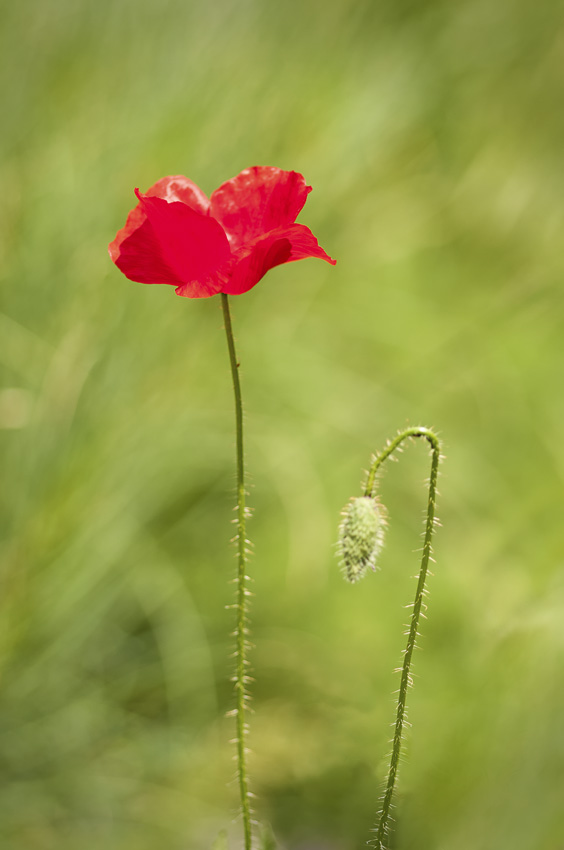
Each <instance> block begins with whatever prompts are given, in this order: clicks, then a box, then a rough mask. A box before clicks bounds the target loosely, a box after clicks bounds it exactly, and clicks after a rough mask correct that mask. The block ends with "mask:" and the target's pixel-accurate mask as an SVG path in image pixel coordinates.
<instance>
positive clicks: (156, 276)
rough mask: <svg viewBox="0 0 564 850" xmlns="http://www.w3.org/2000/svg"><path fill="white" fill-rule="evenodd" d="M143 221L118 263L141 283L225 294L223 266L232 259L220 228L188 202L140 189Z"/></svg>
mask: <svg viewBox="0 0 564 850" xmlns="http://www.w3.org/2000/svg"><path fill="white" fill-rule="evenodd" d="M136 194H137V197H138V198H139V201H140V206H141V211H142V213H143V214H144V216H145V221H144V222H143V223H142V224H141V226H139V227H137V228H136V229H135V230H134V231H133V232H132V233H131V235H129V236H128V237H127V238H126V239H124V240H123V241H122V242H121V245H120V246H119V253H118V256H117V258H116V259H115V260H114V262H115V263H116V265H117V266H118V267H119V268H120V269H121V271H122V272H123V273H124V274H125V275H126V277H128V278H130V280H136V281H138V282H140V283H167V284H170V285H172V286H176V287H178V288H179V289H180V290H181V292H179V294H182V295H188V296H189V297H191V298H202V297H206V296H208V295H214V294H215V293H216V292H220V291H221V286H222V281H223V278H222V277H220V276H218V275H217V272H218V270H219V268H220V267H221V266H222V265H225V264H226V263H227V262H228V261H229V260H230V258H231V251H230V248H229V243H228V241H227V237H226V235H225V233H224V232H223V230H222V228H221V226H220V225H219V224H218V223H217V222H216V221H214V219H213V218H210V217H209V216H207V215H202V214H201V213H198V212H196V211H195V210H193V209H191V208H190V207H189V206H187V205H186V204H185V203H182V202H178V201H173V202H171V203H168V202H167V201H165V200H163V199H162V198H158V197H149V196H147V195H142V194H141V193H140V192H139V190H137V189H136Z"/></svg>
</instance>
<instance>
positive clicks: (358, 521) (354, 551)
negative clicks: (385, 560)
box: [338, 496, 386, 583]
mask: <svg viewBox="0 0 564 850" xmlns="http://www.w3.org/2000/svg"><path fill="white" fill-rule="evenodd" d="M385 525H386V520H385V518H384V510H383V508H382V505H380V504H379V502H377V501H376V499H373V498H371V497H370V496H358V497H356V498H353V499H351V500H350V502H349V503H348V505H346V506H345V508H344V510H343V519H342V521H341V525H340V527H339V542H338V551H339V555H340V558H341V566H342V568H343V573H344V576H345V578H346V579H347V580H348V581H350V582H351V583H354V582H356V581H358V580H359V579H361V578H362V577H363V575H364V574H365V573H366V570H367V569H368V567H372V569H373V570H375V569H376V560H377V558H378V555H379V554H380V550H381V548H382V544H383V542H384V528H385Z"/></svg>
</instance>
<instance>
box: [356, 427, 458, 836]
mask: <svg viewBox="0 0 564 850" xmlns="http://www.w3.org/2000/svg"><path fill="white" fill-rule="evenodd" d="M410 437H423V438H424V439H425V440H427V442H428V443H429V445H430V446H431V451H432V458H431V475H430V478H429V497H428V501H427V517H426V522H425V538H424V542H423V553H422V556H421V568H420V571H419V579H418V582H417V590H416V592H415V601H414V603H413V610H412V614H411V621H410V624H409V632H408V637H407V646H406V649H405V653H404V657H403V665H402V670H401V680H400V687H399V692H398V705H397V711H396V720H395V724H394V737H393V742H392V754H391V758H390V768H389V771H388V779H387V782H386V788H385V791H384V796H383V798H382V805H381V808H380V811H379V813H378V823H377V826H376V829H375V833H376V836H375V839H374V841H373V842H372V843H373V845H374V847H375V850H386V845H385V841H386V837H387V836H388V835H389V832H390V820H391V817H390V810H391V806H392V798H393V795H394V789H395V785H396V779H397V774H398V766H399V758H400V752H401V743H402V735H403V727H404V725H405V715H406V702H407V690H408V688H409V686H410V685H411V676H410V669H411V659H412V656H413V650H414V649H415V644H416V641H417V634H418V630H419V618H420V616H421V609H422V607H423V596H424V594H425V581H426V578H427V573H428V567H429V560H430V558H431V541H432V537H433V531H434V528H435V523H436V520H435V502H436V496H437V477H438V471H439V461H440V458H441V454H440V443H439V439H438V437H437V436H436V435H435V434H434V433H433V432H432V431H431V430H429V428H408V429H407V430H405V431H402V432H401V433H400V434H398V436H397V437H395V438H394V439H393V440H391V441H390V442H389V443H388V445H387V446H386V448H385V449H384V451H383V452H381V453H380V454H379V455H377V456H376V458H375V459H374V461H373V462H372V465H371V467H370V469H369V471H368V478H367V481H366V488H365V491H364V497H362V499H365V500H367V501H369V502H374V503H376V504H377V502H375V499H374V489H375V483H376V473H377V472H378V469H379V467H380V466H381V465H382V464H383V463H384V461H385V460H387V459H388V458H389V457H390V455H391V454H393V452H394V451H395V450H396V449H397V448H398V447H399V445H400V444H401V443H402V442H403V441H404V440H407V439H409V438H410ZM362 499H354V500H353V502H355V503H356V502H360V501H362ZM358 511H359V508H358V507H357V508H356V509H355V510H354V511H353V513H354V514H355V516H356V513H357V512H358ZM346 523H347V514H346V512H345V519H344V520H343V523H342V524H341V534H340V543H339V550H340V553H341V557H342V560H343V562H344V564H345V568H347V570H348V567H347V562H346V560H345V554H344V549H343V536H344V535H343V529H344V526H345V524H346ZM353 524H354V523H353ZM360 525H361V523H360V521H359V518H358V517H357V518H356V526H360ZM353 541H356V542H355V544H354V545H353ZM363 541H364V542H366V541H367V538H366V537H365V538H363ZM361 550H362V546H361V545H360V542H359V538H358V534H357V536H356V537H355V536H354V535H351V534H350V533H349V538H348V542H347V552H349V551H350V552H352V553H354V558H353V557H352V556H351V555H349V559H350V560H351V563H353V564H355V565H356V572H355V570H354V569H353V574H354V575H355V578H352V579H350V580H351V581H357V580H358V578H360V577H361V576H362V575H364V573H365V572H366V566H367V565H368V564H369V563H370V561H367V563H365V564H364V567H362V564H363V559H362V556H361V554H360V553H361ZM362 551H364V550H362Z"/></svg>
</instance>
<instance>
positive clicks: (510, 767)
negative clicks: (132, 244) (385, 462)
mask: <svg viewBox="0 0 564 850" xmlns="http://www.w3.org/2000/svg"><path fill="white" fill-rule="evenodd" d="M0 32H1V35H0V44H1V55H2V65H3V69H2V74H1V81H0V85H1V97H2V124H3V132H2V138H1V141H0V149H1V151H2V157H1V164H0V176H1V184H2V187H3V193H2V194H3V202H2V204H1V205H0V220H1V224H2V234H3V239H2V244H1V247H0V265H1V274H2V279H3V284H4V285H3V302H2V313H1V315H0V333H1V337H2V345H1V348H0V359H1V371H2V387H3V389H2V390H1V391H0V424H1V425H2V428H3V431H2V439H1V445H2V469H3V476H2V478H3V488H2V495H1V499H2V511H1V513H2V527H3V536H2V540H3V542H2V564H3V566H2V573H1V577H2V588H1V590H2V592H1V599H2V603H1V609H0V664H1V669H2V675H1V679H0V765H1V766H0V783H1V789H2V791H1V794H0V835H1V836H2V846H3V847H5V848H6V850H51V848H53V850H55V848H56V850H76V848H81V850H90V848H92V850H93V848H95V847H96V848H98V847H100V846H102V845H103V846H104V847H105V848H107V850H130V848H131V850H133V848H135V850H156V848H159V850H165V848H167V850H168V849H169V848H170V850H180V848H190V850H200V848H202V850H203V849H204V848H205V850H207V848H209V847H210V846H211V844H212V843H213V840H214V839H215V837H216V836H217V834H218V832H219V831H220V829H222V828H224V827H226V826H228V827H229V824H230V819H231V816H232V814H233V811H234V807H235V803H236V793H235V788H234V787H233V786H229V787H228V786H227V781H228V780H229V779H230V777H231V776H232V771H233V767H232V762H231V756H232V750H231V748H230V747H229V745H228V744H227V740H228V739H229V738H230V737H231V736H232V729H231V723H230V721H227V720H225V718H224V712H225V711H226V710H227V709H228V708H230V707H231V704H232V697H231V690H230V685H229V682H228V677H229V675H230V663H229V660H228V658H227V655H228V652H229V651H230V649H231V645H230V643H231V642H230V638H229V637H228V633H229V631H230V629H231V627H232V617H231V615H230V613H229V612H226V611H225V610H224V606H225V605H226V604H227V603H229V602H230V601H231V594H232V590H231V588H230V586H229V584H228V580H229V579H230V578H231V576H232V574H233V571H234V564H233V561H232V557H231V554H232V553H230V552H229V551H228V548H227V543H228V540H229V537H230V536H231V529H230V525H229V520H230V519H231V516H232V512H231V511H232V503H233V495H234V492H233V491H234V457H233V454H234V452H233V441H234V437H233V421H232V420H233V412H232V399H231V388H230V384H229V374H228V362H227V354H226V351H225V341H224V339H223V336H222V321H221V313H220V309H219V304H218V303H217V301H216V299H210V300H203V301H189V300H186V299H182V300H180V299H178V298H177V297H176V296H175V295H174V293H173V292H172V290H170V289H168V288H165V287H143V286H141V285H136V284H132V283H129V282H128V281H126V280H125V279H124V278H123V277H121V275H120V274H119V272H117V270H116V269H115V268H113V267H112V265H111V263H110V261H109V259H108V257H107V253H106V245H107V243H108V242H109V241H110V239H111V238H113V236H114V233H115V231H116V230H117V229H118V228H119V227H120V226H121V225H122V224H123V221H124V218H125V215H126V213H127V211H128V209H129V208H130V206H131V205H132V204H133V200H134V198H133V187H134V186H140V187H141V188H142V189H143V188H147V187H148V186H149V185H151V184H152V183H153V182H154V181H155V180H157V179H158V178H159V177H161V176H163V175H164V174H171V173H172V174H174V173H185V174H186V175H188V176H189V177H191V178H192V179H194V180H195V181H196V182H197V183H198V184H200V185H201V186H202V188H203V189H204V190H205V191H207V192H211V191H212V190H213V188H215V187H216V186H217V185H219V183H220V182H222V181H223V180H225V179H227V178H229V177H231V176H233V175H234V174H236V173H237V172H238V171H239V170H241V169H242V168H244V167H246V166H248V165H251V164H255V163H260V164H274V165H278V166H280V167H283V168H290V169H292V168H293V169H296V170H298V171H302V172H303V173H304V174H305V175H306V178H307V180H308V181H309V182H310V183H311V184H312V185H313V186H314V190H315V191H314V193H313V194H312V195H311V196H310V198H309V200H308V204H307V207H306V210H305V211H304V213H303V214H302V216H301V220H302V221H303V222H304V223H307V224H308V225H309V226H310V227H311V228H312V229H313V231H314V232H315V234H316V235H317V236H318V237H319V240H320V242H321V244H322V245H323V246H324V247H325V248H326V249H327V250H328V251H329V252H330V253H331V254H332V256H335V257H337V259H338V261H339V262H338V265H337V267H336V268H335V269H331V268H329V267H328V266H326V265H325V264H322V263H315V262H313V261H307V262H304V263H298V264H295V265H292V266H290V267H288V266H287V267H283V268H278V269H275V270H273V271H272V272H270V273H269V275H268V277H267V278H266V279H265V280H264V281H263V282H262V283H261V284H260V285H259V286H257V287H256V289H254V290H252V291H251V292H250V293H249V294H247V295H245V296H244V297H242V298H237V299H235V300H234V302H233V310H234V322H235V327H236V333H237V337H238V347H239V355H240V359H241V362H242V379H243V382H244V383H243V390H244V397H245V405H246V420H247V440H248V463H249V469H250V472H251V482H252V491H251V502H252V504H253V506H254V508H255V510H256V513H255V517H254V519H253V522H252V525H251V529H250V531H251V535H252V538H253V540H254V541H255V546H256V556H255V559H254V562H253V564H252V569H253V576H254V579H255V590H256V593H257V596H256V600H255V602H254V606H253V635H254V641H255V643H256V644H257V648H256V650H255V651H254V653H253V665H254V668H255V673H256V677H257V682H256V685H255V687H254V694H255V696H254V707H255V711H256V714H255V716H254V718H253V728H252V735H251V745H252V748H253V751H254V754H253V756H252V772H253V774H254V777H255V782H254V785H255V790H256V792H257V794H258V797H259V802H258V809H259V813H260V815H261V817H262V819H263V820H265V821H270V822H271V824H272V826H273V829H274V831H275V833H276V835H277V837H278V840H279V842H280V845H281V846H283V847H285V848H288V850H289V848H292V850H352V848H356V847H359V846H362V844H363V842H364V841H365V840H366V838H367V836H368V829H369V827H370V826H371V825H372V822H373V817H374V810H375V797H376V796H377V793H378V790H379V783H380V782H381V780H382V778H383V773H384V770H385V755H386V752H387V740H388V736H389V728H388V724H389V722H390V721H391V719H392V715H393V701H392V696H391V694H392V690H393V689H394V688H395V686H396V684H395V680H394V678H393V677H392V674H391V670H392V669H393V668H394V667H395V666H396V665H397V663H398V660H399V658H400V653H401V649H402V647H403V637H402V636H401V627H402V623H403V621H404V619H405V612H404V611H403V610H402V605H404V604H405V603H407V602H408V601H410V600H411V598H412V595H413V590H414V588H413V580H412V578H411V575H412V573H413V572H414V571H415V569H416V556H415V555H414V554H413V550H414V549H415V548H416V547H417V546H418V545H419V537H418V535H419V532H420V528H421V526H420V522H421V512H422V509H423V507H424V499H425V496H424V489H423V486H422V480H423V479H424V478H425V476H426V475H427V467H428V461H427V457H426V456H425V452H424V451H423V449H422V447H421V446H413V447H411V448H410V449H409V451H408V452H406V454H405V456H404V457H403V459H402V462H401V463H400V464H398V465H396V466H394V468H393V469H391V470H388V473H387V475H386V477H385V479H384V480H383V483H382V490H383V496H384V501H385V503H386V504H387V506H388V509H389V512H390V516H391V527H390V533H389V538H388V542H387V547H386V550H385V553H384V557H383V559H382V571H381V572H380V573H378V575H377V576H375V577H370V578H369V579H368V580H367V581H366V582H365V583H363V585H361V586H360V587H355V588H348V587H347V586H345V585H344V583H343V582H342V579H341V577H340V575H339V573H338V570H337V568H336V564H335V562H334V558H333V549H332V543H333V540H334V537H335V533H336V532H335V528H336V524H337V518H338V512H339V510H340V508H341V506H342V504H343V503H344V502H345V501H346V500H347V498H348V497H349V496H350V495H352V494H353V493H357V492H358V487H359V475H360V470H361V469H362V468H364V467H365V466H366V464H367V463H368V459H369V456H370V453H371V451H373V450H377V449H378V448H379V447H380V446H381V445H382V444H383V442H384V441H385V439H386V437H387V436H389V435H390V434H392V433H394V432H395V431H396V429H397V428H398V427H401V426H403V425H405V424H407V423H411V424H419V423H421V424H426V425H431V426H434V427H436V428H438V429H439V430H440V432H441V433H442V434H443V436H444V440H445V450H446V455H447V460H446V462H445V464H444V474H443V478H442V482H441V490H442V498H441V501H440V504H439V514H440V516H441V519H442V521H443V524H444V528H443V529H442V530H441V533H440V534H439V535H438V537H437V541H436V558H437V568H436V577H435V578H434V579H433V581H432V588H431V597H430V612H429V620H428V621H427V622H426V623H425V626H424V634H423V637H422V640H421V646H422V651H420V652H419V653H418V654H417V657H416V660H415V674H416V688H415V689H414V690H413V692H412V694H411V705H410V718H411V720H412V722H413V725H414V731H413V733H412V734H411V735H410V737H409V745H408V757H407V758H406V760H405V763H404V765H403V768H402V778H401V783H400V788H401V792H402V793H401V799H400V805H399V808H398V811H397V817H398V824H397V831H396V835H395V839H394V848H395V850H411V848H413V850H415V848H417V850H423V848H436V850H467V848H468V850H469V848H472V850H494V848H495V850H505V848H511V850H557V848H558V847H559V846H560V845H561V844H562V842H563V840H564V838H563V836H564V815H563V813H562V805H561V801H562V794H563V792H564V783H563V780H562V776H563V767H564V736H563V732H562V723H561V718H562V712H563V709H564V682H563V674H562V670H563V660H564V640H563V636H564V631H563V628H562V623H563V621H564V572H563V548H564V547H563V535H562V506H563V500H562V484H563V478H564V451H563V448H562V434H561V432H562V421H563V419H564V402H563V398H564V397H563V394H562V372H563V359H562V306H563V297H562V286H561V281H562V272H563V270H564V260H563V256H562V249H561V245H562V236H561V234H562V225H563V219H564V209H563V205H562V197H563V189H564V168H563V163H562V151H563V148H564V145H563V142H564V113H563V112H562V109H561V103H562V93H563V87H564V74H563V72H562V66H561V56H562V49H563V45H564V29H563V27H562V19H561V7H560V4H558V3H556V2H551V0H547V2H545V3H543V4H528V3H525V2H524V1H523V0H513V2H510V0H502V2H500V3H496V4H494V5H492V4H490V3H487V2H485V0H478V2H472V3H471V2H467V0H462V2H459V3H457V4H447V3H442V2H425V3H420V4H413V3H409V2H399V3H398V2H391V0H385V2H384V1H383V2H379V3H372V2H368V0H364V2H358V3H352V2H349V0H335V1H334V2H333V1H332V2H331V3H329V4H320V3H316V2H314V0H305V2H303V0H302V2H301V3H298V2H297V0H288V2H286V3H284V4H282V3H273V2H266V3H259V2H257V0H245V2H242V3H239V4H233V3H229V2H227V0H218V2H216V3H214V4H213V5H212V4H209V5H208V4H204V3H203V2H192V3H183V2H179V0H168V2H167V0H165V2H160V3H158V4H157V3H155V2H153V3H152V2H149V0H136V2H135V3H134V2H131V0H117V2H109V0H100V2H98V3H92V2H87V0H82V2H78V3H77V2H73V3H71V2H70V0H56V2H55V0H45V2H43V3H41V4H37V3H32V2H29V0H23V2H21V3H19V4H14V3H13V4H4V5H3V6H2V7H1V10H0ZM229 828H230V831H231V836H232V844H233V846H237V841H236V840H234V839H236V837H237V835H238V830H237V827H236V826H230V827H229Z"/></svg>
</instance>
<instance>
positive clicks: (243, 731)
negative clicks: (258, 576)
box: [221, 292, 252, 850]
mask: <svg viewBox="0 0 564 850" xmlns="http://www.w3.org/2000/svg"><path fill="white" fill-rule="evenodd" d="M221 308H222V310H223V318H224V321H225V334H226V336H227V347H228V349H229V362H230V364H231V377H232V380H233V392H234V395H235V424H236V432H237V438H236V454H237V600H236V604H235V607H236V609H237V625H236V629H235V642H236V667H235V695H236V705H235V723H236V746H237V779H238V783H239V796H240V805H241V815H242V819H243V834H244V839H245V850H251V842H252V827H251V805H250V795H249V786H248V777H247V751H246V747H245V739H246V736H247V728H248V727H247V722H246V714H247V690H246V685H247V681H248V677H247V674H246V671H247V667H248V661H247V642H246V634H247V596H248V590H247V579H248V577H247V575H246V566H247V552H246V545H247V540H246V528H245V525H246V509H245V457H244V452H243V405H242V400H241V383H240V381H239V363H238V362H237V355H236V353H235V341H234V338H233V326H232V324H231V314H230V311H229V300H228V297H227V295H225V294H224V293H223V292H222V293H221Z"/></svg>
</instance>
